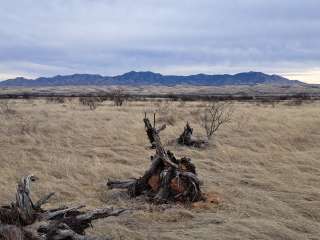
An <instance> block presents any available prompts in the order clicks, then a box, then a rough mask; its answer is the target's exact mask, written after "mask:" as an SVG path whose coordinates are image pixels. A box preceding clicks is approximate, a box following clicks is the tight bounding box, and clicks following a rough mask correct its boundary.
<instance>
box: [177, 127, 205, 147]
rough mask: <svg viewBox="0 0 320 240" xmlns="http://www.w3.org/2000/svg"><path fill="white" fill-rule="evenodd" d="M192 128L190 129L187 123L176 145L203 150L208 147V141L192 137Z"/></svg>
mask: <svg viewBox="0 0 320 240" xmlns="http://www.w3.org/2000/svg"><path fill="white" fill-rule="evenodd" d="M192 134H193V128H191V127H190V125H189V122H187V124H186V126H185V127H184V130H183V132H182V133H181V135H180V136H179V138H178V140H177V141H178V144H180V145H185V146H189V147H196V148H204V147H206V146H207V145H208V141H206V140H202V139H195V138H194V137H193V136H192Z"/></svg>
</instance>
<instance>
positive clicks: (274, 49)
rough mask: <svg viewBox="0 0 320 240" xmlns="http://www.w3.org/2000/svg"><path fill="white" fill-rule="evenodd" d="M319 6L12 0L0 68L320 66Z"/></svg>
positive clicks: (238, 0)
mask: <svg viewBox="0 0 320 240" xmlns="http://www.w3.org/2000/svg"><path fill="white" fill-rule="evenodd" d="M319 9H320V1H318V0H304V1H301V0H282V1H278V0H228V1H215V0H197V1H194V0H183V1H171V0H148V1H147V0H139V1H132V0H68V1H66V0H50V1H36V0H10V1H3V2H2V3H1V8H0V78H5V76H6V75H8V76H9V75H10V76H14V75H25V76H34V77H37V76H40V75H41V76H51V75H55V74H69V73H74V72H89V73H99V74H104V75H113V74H118V73H123V72H125V71H129V70H153V71H160V72H162V73H179V74H183V73H185V74H189V73H196V72H200V71H202V72H203V71H205V72H208V73H222V72H228V73H230V72H231V73H232V72H237V71H248V70H261V71H268V72H271V73H284V74H285V73H287V75H288V76H289V75H290V72H304V71H310V70H313V69H318V67H320V66H319V63H320V50H319V49H320V42H319V41H318V39H319V38H320V31H319V29H320V15H319V13H318V10H319ZM299 76H300V75H299ZM315 81H317V79H316V80H315ZM319 81H320V79H319Z"/></svg>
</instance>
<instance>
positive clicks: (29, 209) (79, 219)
mask: <svg viewBox="0 0 320 240" xmlns="http://www.w3.org/2000/svg"><path fill="white" fill-rule="evenodd" d="M36 180H38V178H37V177H35V176H33V175H29V176H26V177H23V178H21V180H20V182H19V184H18V188H17V193H16V201H15V202H13V203H12V204H11V205H6V206H1V207H0V239H1V240H2V239H5V240H17V239H18V240H94V239H95V240H100V239H101V240H107V239H110V238H108V237H102V238H99V237H91V236H86V235H85V230H86V229H87V228H88V227H90V226H91V222H92V221H93V220H96V219H99V218H106V217H109V216H118V215H119V214H121V213H122V212H124V211H125V210H126V209H113V208H102V209H94V210H91V211H81V210H80V209H82V208H84V207H85V206H83V205H81V206H75V207H61V208H56V209H49V210H44V209H43V208H42V205H44V204H46V203H47V202H48V200H49V199H50V198H51V197H52V196H53V195H54V193H50V194H48V195H46V196H44V197H42V198H40V199H39V200H38V201H37V202H36V203H33V201H32V199H31V197H30V191H31V183H32V182H34V181H36Z"/></svg>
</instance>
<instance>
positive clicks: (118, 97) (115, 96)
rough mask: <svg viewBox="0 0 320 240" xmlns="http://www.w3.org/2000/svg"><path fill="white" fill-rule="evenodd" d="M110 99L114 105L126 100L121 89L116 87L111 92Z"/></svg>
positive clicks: (120, 104)
mask: <svg viewBox="0 0 320 240" xmlns="http://www.w3.org/2000/svg"><path fill="white" fill-rule="evenodd" d="M111 95H112V100H113V102H114V105H115V106H122V104H123V103H124V101H125V100H126V95H125V94H124V91H123V89H120V88H117V89H114V90H113V91H112V92H111Z"/></svg>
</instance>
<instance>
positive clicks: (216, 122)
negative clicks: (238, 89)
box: [201, 102, 233, 139]
mask: <svg viewBox="0 0 320 240" xmlns="http://www.w3.org/2000/svg"><path fill="white" fill-rule="evenodd" d="M232 114H233V107H232V105H231V103H229V102H212V103H210V104H209V105H207V107H205V108H204V111H203V114H202V116H201V125H202V127H203V128H204V130H205V131H206V134H207V137H208V139H210V138H212V136H213V135H214V134H215V133H216V131H218V129H219V128H220V127H221V126H222V125H224V124H226V123H228V122H230V121H231V117H232Z"/></svg>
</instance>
